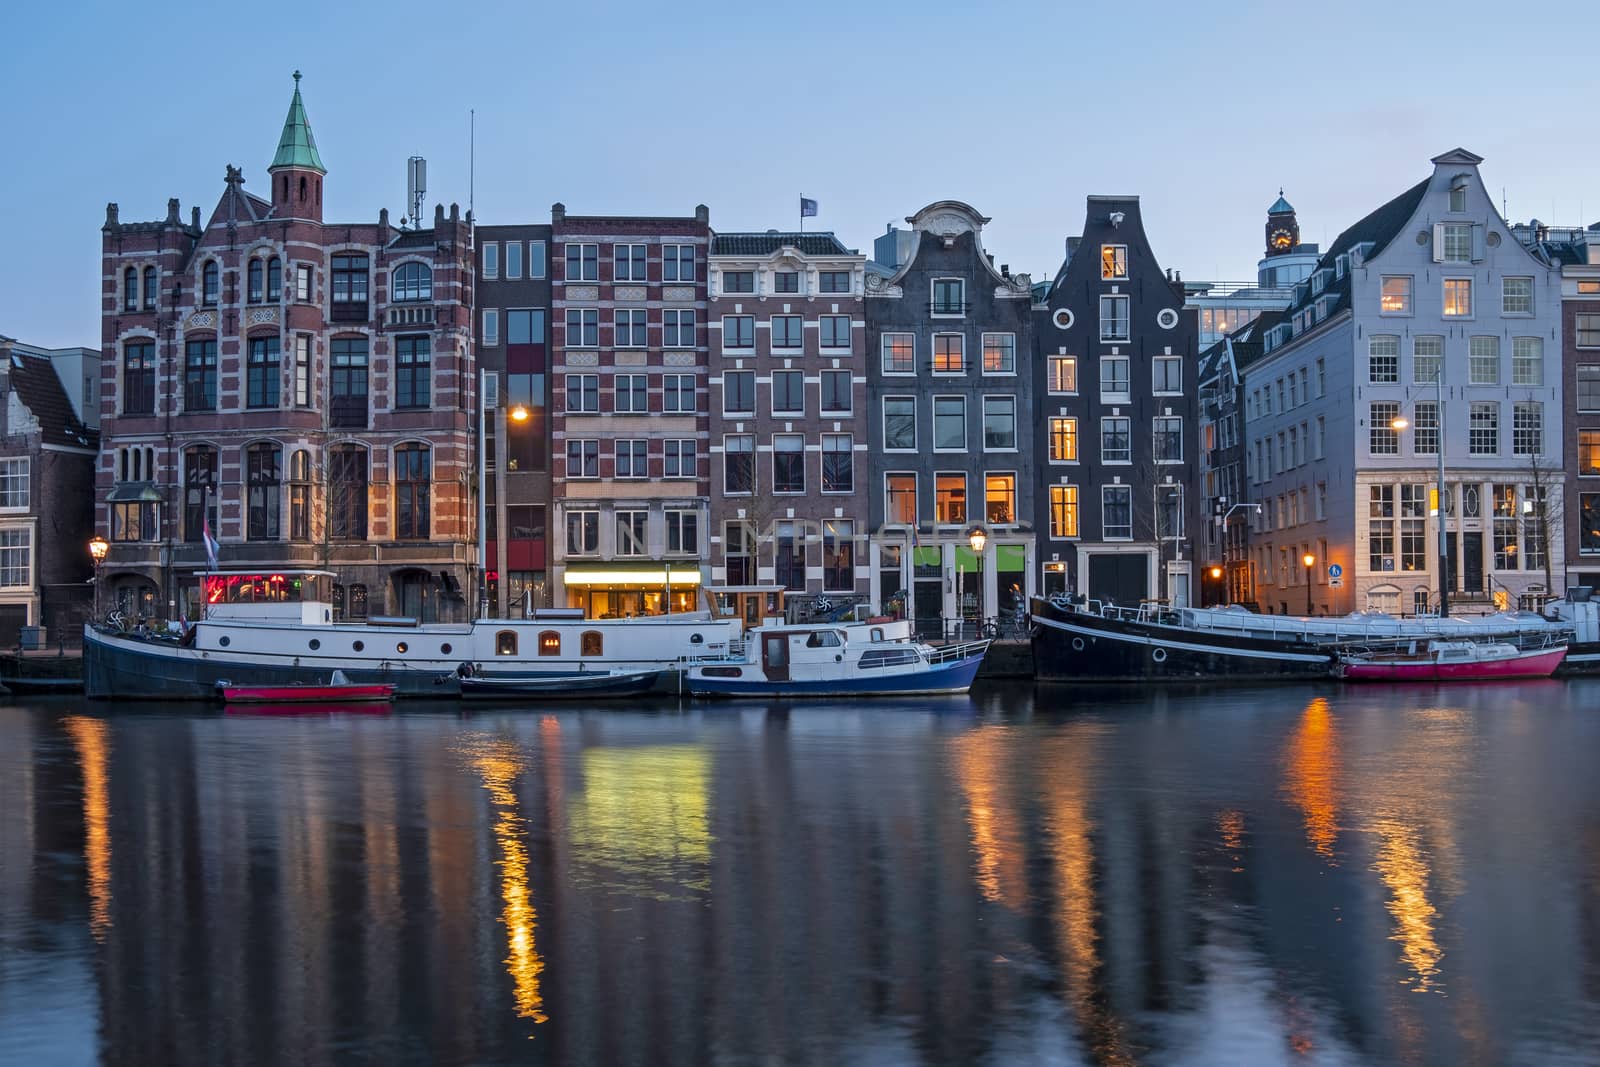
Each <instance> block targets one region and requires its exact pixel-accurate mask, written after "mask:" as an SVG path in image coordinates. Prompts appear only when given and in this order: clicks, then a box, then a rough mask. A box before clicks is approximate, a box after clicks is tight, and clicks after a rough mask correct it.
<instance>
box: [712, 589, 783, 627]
mask: <svg viewBox="0 0 1600 1067" xmlns="http://www.w3.org/2000/svg"><path fill="white" fill-rule="evenodd" d="M706 592H707V593H709V594H710V596H711V603H712V606H713V609H714V610H715V612H716V614H717V617H718V618H727V619H738V620H740V621H741V622H743V623H744V625H745V627H746V629H749V628H753V627H756V626H764V625H766V624H768V623H775V622H783V621H784V603H783V597H784V587H783V586H781V585H717V586H712V587H710V588H709V589H707V590H706Z"/></svg>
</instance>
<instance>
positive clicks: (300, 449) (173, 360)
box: [95, 72, 476, 619]
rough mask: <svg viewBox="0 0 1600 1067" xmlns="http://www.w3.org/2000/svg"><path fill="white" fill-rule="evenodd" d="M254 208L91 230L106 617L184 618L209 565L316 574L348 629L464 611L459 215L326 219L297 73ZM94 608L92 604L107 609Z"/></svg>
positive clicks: (465, 235) (466, 368) (471, 424)
mask: <svg viewBox="0 0 1600 1067" xmlns="http://www.w3.org/2000/svg"><path fill="white" fill-rule="evenodd" d="M295 81H296V86H295V90H294V96H293V99H292V101H291V103H290V105H289V114H288V118H287V120H286V121H285V123H284V128H283V134H282V137H281V139H280V142H279V145H278V151H277V155H276V156H275V157H274V159H273V161H272V164H271V165H270V166H269V167H268V168H267V179H268V180H267V182H266V183H265V184H266V188H264V189H261V190H259V193H260V194H261V195H257V193H252V192H248V191H247V190H246V188H245V176H244V174H243V172H242V171H241V170H240V169H238V168H236V167H233V166H229V167H228V168H227V174H226V178H225V180H224V188H223V192H222V196H221V198H220V199H219V200H218V202H217V205H216V207H215V209H214V210H213V211H212V212H211V215H210V217H209V218H208V219H206V220H205V221H204V222H202V220H201V217H200V210H199V209H198V208H196V209H194V212H193V214H192V215H191V217H190V218H189V219H188V220H184V219H182V218H180V214H179V208H178V202H177V200H170V201H168V203H167V215H166V218H164V219H161V220H159V221H155V222H123V221H121V219H120V216H119V213H118V210H117V205H116V204H110V205H108V206H107V209H106V222H105V227H104V230H103V234H104V252H103V256H102V262H103V276H102V282H103V287H104V288H103V292H104V297H103V302H102V323H103V339H102V350H103V355H104V358H103V362H102V377H101V429H102V442H103V447H102V452H101V455H100V462H99V469H98V471H97V476H96V480H95V493H96V522H97V526H98V529H99V532H100V533H101V534H103V535H104V536H105V537H106V539H107V540H108V541H110V542H111V551H110V553H109V555H108V557H107V560H106V564H105V568H104V574H103V582H104V590H105V595H106V596H107V597H108V599H109V601H110V603H111V604H115V605H117V606H120V607H122V608H123V609H124V610H125V611H128V612H131V613H136V614H144V615H148V616H153V617H158V618H172V617H176V616H177V614H178V613H179V611H180V610H182V609H185V608H187V610H188V612H189V613H190V615H191V617H192V616H193V613H194V607H193V605H192V603H186V598H188V597H191V596H193V587H194V584H195V583H194V582H193V580H192V576H193V574H194V572H195V571H196V570H198V569H201V568H203V567H204V566H205V564H206V553H205V546H204V543H203V540H202V536H203V530H204V529H205V528H206V527H207V526H209V528H210V530H211V531H212V533H213V535H214V536H215V537H216V538H217V540H218V541H219V542H220V543H221V551H220V563H221V565H222V566H224V567H228V568H235V567H248V568H255V567H262V568H268V567H287V566H320V567H326V568H328V569H330V570H333V571H335V572H336V573H337V574H338V576H339V577H338V579H337V582H338V586H337V590H338V594H339V597H340V600H341V601H342V603H341V604H340V605H339V607H340V608H341V609H342V610H343V611H344V612H345V613H346V614H347V615H349V616H352V617H360V616H362V615H366V614H373V615H376V614H383V613H389V614H408V615H417V616H420V617H423V618H428V619H434V618H438V619H451V618H464V617H465V616H466V614H467V613H468V611H469V605H468V604H467V600H466V592H467V590H469V589H470V588H471V587H472V581H471V579H472V578H473V574H472V573H471V568H472V565H473V550H472V543H473V538H474V534H475V531H474V528H473V518H474V515H473V512H474V507H473V502H472V501H471V496H470V495H471V491H472V485H473V482H472V480H471V473H472V470H473V467H474V457H475V438H474V436H473V434H474V432H475V421H476V420H475V418H474V413H473V411H472V407H471V405H472V400H473V397H472V383H473V381H474V372H473V368H472V345H471V336H470V333H471V307H472V281H473V253H472V248H471V245H472V234H471V221H470V219H468V218H463V217H462V216H461V213H460V211H459V209H458V208H456V207H455V206H454V205H452V206H451V208H450V210H449V213H448V215H447V214H446V212H445V209H444V208H443V207H442V206H441V207H438V208H436V209H435V212H434V217H433V225H432V227H431V228H426V229H424V228H412V229H408V228H406V227H405V226H404V225H401V226H399V227H397V226H394V225H391V224H390V222H389V218H388V212H387V211H380V212H378V215H377V219H376V221H375V222H325V221H324V220H323V215H322V204H323V193H324V188H323V185H324V181H325V179H326V175H327V170H326V168H325V167H324V166H323V164H322V158H321V155H320V153H319V152H318V151H317V146H316V142H315V140H314V139H313V138H312V135H311V127H310V124H309V122H308V121H307V119H306V113H305V108H304V105H303V103H302V101H301V97H300V89H299V84H298V83H299V73H298V72H296V74H295ZM106 606H109V605H108V604H102V607H106Z"/></svg>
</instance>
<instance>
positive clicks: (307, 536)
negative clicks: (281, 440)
mask: <svg viewBox="0 0 1600 1067" xmlns="http://www.w3.org/2000/svg"><path fill="white" fill-rule="evenodd" d="M289 540H291V541H309V540H311V456H310V454H309V453H308V452H306V450H305V449H303V448H301V449H296V450H295V451H293V452H290V453H289Z"/></svg>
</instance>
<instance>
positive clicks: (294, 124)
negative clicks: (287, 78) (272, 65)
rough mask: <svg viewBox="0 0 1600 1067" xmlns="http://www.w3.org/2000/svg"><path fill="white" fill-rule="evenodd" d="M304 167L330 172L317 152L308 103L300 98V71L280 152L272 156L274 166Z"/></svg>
mask: <svg viewBox="0 0 1600 1067" xmlns="http://www.w3.org/2000/svg"><path fill="white" fill-rule="evenodd" d="M279 167H304V168H306V169H307V170H314V171H316V172H317V173H318V174H326V173H328V168H326V167H324V166H323V165H322V156H321V155H319V154H318V153H317V139H316V138H315V137H312V136H311V123H310V121H309V120H308V119H307V118H306V105H305V104H304V103H303V102H302V101H301V99H300V72H299V71H298V70H297V71H295V72H294V98H293V99H291V100H290V101H289V115H288V117H287V118H285V119H284V120H283V136H282V137H280V138H278V154H277V155H275V156H273V157H272V166H270V167H268V168H267V169H268V170H276V169H277V168H279Z"/></svg>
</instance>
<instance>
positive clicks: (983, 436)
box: [978, 393, 1021, 452]
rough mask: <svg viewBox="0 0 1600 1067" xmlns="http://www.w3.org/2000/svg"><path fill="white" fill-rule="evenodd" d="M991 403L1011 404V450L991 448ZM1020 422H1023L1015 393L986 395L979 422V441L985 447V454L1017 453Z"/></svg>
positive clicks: (1001, 447)
mask: <svg viewBox="0 0 1600 1067" xmlns="http://www.w3.org/2000/svg"><path fill="white" fill-rule="evenodd" d="M991 401H995V402H1009V403H1010V404H1011V446H1010V447H1009V448H1007V447H1005V446H1000V447H998V448H991V447H989V404H990V402H991ZM1020 422H1021V420H1020V419H1019V418H1018V416H1017V398H1016V395H1015V394H1013V393H985V394H984V395H983V400H982V403H981V404H980V405H979V420H978V434H979V440H980V442H981V443H982V445H983V451H985V452H1015V451H1017V448H1018V445H1017V442H1018V441H1019V439H1020V436H1019V435H1020V433H1021V430H1020Z"/></svg>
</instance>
